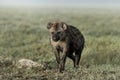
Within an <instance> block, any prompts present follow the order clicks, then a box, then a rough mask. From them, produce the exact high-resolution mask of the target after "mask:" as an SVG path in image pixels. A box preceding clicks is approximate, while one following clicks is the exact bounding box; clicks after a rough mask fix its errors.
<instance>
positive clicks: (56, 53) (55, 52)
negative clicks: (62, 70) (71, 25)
mask: <svg viewBox="0 0 120 80" xmlns="http://www.w3.org/2000/svg"><path fill="white" fill-rule="evenodd" d="M54 54H55V57H56V61H57V64H58V66H59V65H60V51H59V50H57V49H54Z"/></svg>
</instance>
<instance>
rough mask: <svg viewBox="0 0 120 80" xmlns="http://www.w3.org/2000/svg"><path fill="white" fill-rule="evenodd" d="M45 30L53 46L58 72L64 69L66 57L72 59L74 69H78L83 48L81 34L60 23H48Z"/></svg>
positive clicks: (71, 27)
mask: <svg viewBox="0 0 120 80" xmlns="http://www.w3.org/2000/svg"><path fill="white" fill-rule="evenodd" d="M47 29H48V30H49V33H50V43H51V45H52V46H53V50H54V54H55V57H56V61H57V63H58V65H59V70H60V72H62V71H63V70H64V68H65V62H66V58H67V57H69V58H70V59H72V61H73V63H74V67H75V68H78V66H79V61H80V58H81V53H82V50H83V48H84V37H83V35H82V33H81V32H80V31H79V30H78V29H77V28H76V27H74V26H72V25H68V24H66V23H65V22H60V21H58V22H57V21H56V22H53V23H51V22H50V23H48V25H47Z"/></svg>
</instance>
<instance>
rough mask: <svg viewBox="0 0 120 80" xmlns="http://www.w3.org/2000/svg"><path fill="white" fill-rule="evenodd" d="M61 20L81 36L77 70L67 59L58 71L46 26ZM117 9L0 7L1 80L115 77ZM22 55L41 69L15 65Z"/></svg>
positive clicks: (119, 52) (119, 48)
mask: <svg viewBox="0 0 120 80" xmlns="http://www.w3.org/2000/svg"><path fill="white" fill-rule="evenodd" d="M58 19H59V20H62V21H65V22H66V23H68V24H71V25H74V26H76V27H77V28H78V29H79V30H80V31H81V32H82V33H83V34H84V36H85V41H86V42H85V48H84V51H83V54H82V59H81V62H80V65H81V66H80V68H79V69H78V70H76V69H74V68H73V64H72V61H71V60H70V59H67V63H66V70H65V71H64V73H59V72H58V68H57V65H56V61H55V57H54V54H53V51H52V49H51V46H50V44H49V35H48V32H47V29H46V25H47V23H48V22H50V21H54V20H58ZM119 21H120V11H119V10H112V9H84V8H81V9H74V10H72V9H51V8H50V9H44V8H34V9H29V8H28V9H20V8H4V7H1V8H0V79H2V80H119V79H120V67H119V66H120V62H119V61H120V26H119V25H120V23H119ZM22 58H26V59H31V60H33V61H36V62H38V63H41V64H43V65H44V68H40V67H36V68H31V69H24V68H23V69H20V68H17V61H18V60H19V59H22Z"/></svg>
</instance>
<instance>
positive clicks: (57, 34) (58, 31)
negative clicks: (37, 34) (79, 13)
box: [47, 22, 67, 42]
mask: <svg viewBox="0 0 120 80" xmlns="http://www.w3.org/2000/svg"><path fill="white" fill-rule="evenodd" d="M47 29H48V30H49V33H50V35H51V38H52V40H53V41H55V42H57V41H59V40H60V39H61V36H63V33H64V31H65V30H66V29H67V24H66V23H64V22H54V23H51V22H49V23H48V24H47Z"/></svg>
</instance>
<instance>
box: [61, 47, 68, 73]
mask: <svg viewBox="0 0 120 80" xmlns="http://www.w3.org/2000/svg"><path fill="white" fill-rule="evenodd" d="M67 55H68V51H67V50H66V48H65V49H63V55H62V57H61V60H60V72H62V71H64V69H65V62H66V58H67Z"/></svg>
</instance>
